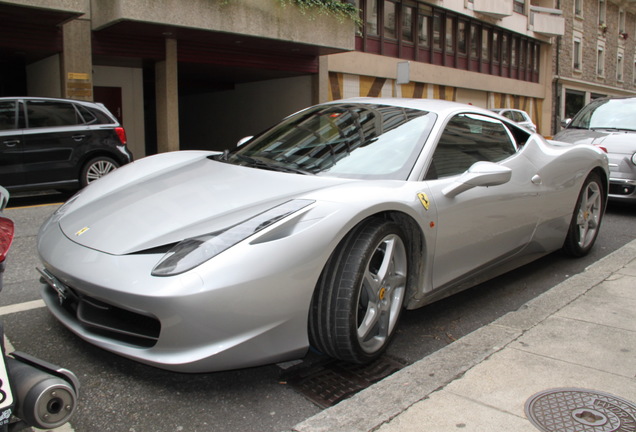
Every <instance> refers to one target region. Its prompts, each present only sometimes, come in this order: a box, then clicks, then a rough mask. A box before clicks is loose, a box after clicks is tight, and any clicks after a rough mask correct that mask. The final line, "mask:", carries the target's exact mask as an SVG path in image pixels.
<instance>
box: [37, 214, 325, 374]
mask: <svg viewBox="0 0 636 432" xmlns="http://www.w3.org/2000/svg"><path fill="white" fill-rule="evenodd" d="M254 247H258V248H263V249H265V250H263V251H262V252H259V253H258V254H254V253H249V252H248V251H246V249H249V248H254ZM268 248H276V246H275V245H270V244H267V243H264V244H262V245H256V246H255V245H242V246H241V245H237V246H235V247H234V248H232V249H231V250H228V251H226V252H224V253H223V254H221V255H219V256H218V257H216V258H214V259H213V260H211V261H210V262H208V263H206V264H204V265H201V266H200V267H199V268H197V269H196V271H194V270H193V271H189V272H187V273H184V274H182V275H178V276H173V277H153V276H151V275H150V270H151V269H152V267H153V266H154V264H156V262H157V261H158V260H159V258H160V257H161V255H157V254H152V255H151V254H135V255H126V256H113V255H108V254H104V253H101V252H98V251H95V250H91V249H88V248H85V247H82V246H80V245H78V244H76V243H74V242H72V241H70V240H69V239H68V238H67V237H66V236H64V234H63V233H62V232H61V230H60V229H59V226H58V225H57V224H51V225H49V226H48V227H47V228H46V229H43V230H42V231H41V232H40V235H39V236H38V251H39V253H40V257H41V259H42V262H43V263H44V267H45V269H44V270H43V271H44V272H45V274H48V275H50V277H49V278H45V279H47V281H46V283H44V284H43V285H42V287H41V295H42V298H43V299H44V301H45V303H46V305H47V306H48V308H49V310H50V311H51V313H52V314H53V315H54V316H55V317H56V318H57V319H58V320H59V321H60V322H62V323H63V324H64V325H65V326H66V327H67V328H68V329H70V330H71V331H72V332H73V333H75V334H76V335H78V336H79V337H80V338H82V339H84V340H86V341H88V342H90V343H92V344H94V345H96V346H99V347H101V348H103V349H106V350H108V351H111V352H114V353H117V354H119V355H122V356H124V357H128V358H131V359H134V360H137V361H140V362H142V363H146V364H149V365H151V366H155V367H159V368H162V369H167V370H172V371H177V372H212V371H219V370H228V369H236V368H243V367H250V366H257V365H262V364H269V363H274V362H279V361H284V360H290V359H293V358H299V357H302V356H303V355H304V354H305V353H306V351H307V348H308V337H307V314H308V308H309V304H310V302H311V296H312V293H313V289H314V287H315V281H316V280H317V278H318V276H319V274H320V269H321V268H322V264H321V262H320V260H317V259H316V257H310V256H307V255H306V254H304V253H299V252H298V250H297V248H296V250H295V251H294V253H293V254H290V256H288V257H285V258H284V259H275V260H272V261H268V262H265V261H267V260H263V257H267V256H270V257H271V256H275V252H274V251H273V250H267V249H268ZM276 250H277V251H280V250H281V249H280V248H276ZM283 250H284V249H283ZM292 250H293V249H292ZM268 254H269V255H268ZM234 255H236V256H234ZM237 257H240V258H241V259H237ZM258 257H260V259H257V258H258ZM239 263H240V265H239ZM213 267H214V270H213V272H211V269H212V268H213ZM246 268H248V269H250V271H249V272H246V271H245V269H246ZM248 273H249V274H248ZM51 281H55V283H58V284H59V286H62V287H65V288H66V289H68V290H69V291H68V292H69V293H70V294H69V295H67V296H66V299H65V300H64V301H61V302H60V298H61V297H62V296H61V294H60V291H59V290H58V289H54V288H52V286H53V285H54V284H53V283H51Z"/></svg>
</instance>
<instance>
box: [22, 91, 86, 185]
mask: <svg viewBox="0 0 636 432" xmlns="http://www.w3.org/2000/svg"><path fill="white" fill-rule="evenodd" d="M25 107H26V113H27V129H26V130H25V131H24V138H23V142H24V150H23V163H24V168H25V179H26V182H27V183H28V184H40V183H49V182H61V181H66V180H68V181H76V180H77V179H78V169H79V168H78V166H77V161H78V154H81V153H82V148H83V146H85V145H86V142H88V141H89V140H90V135H91V132H90V130H89V129H88V128H87V127H86V125H84V124H83V123H84V122H83V119H82V117H81V116H80V115H79V113H78V111H77V110H76V108H75V106H74V104H72V103H70V102H65V101H52V100H51V101H49V100H26V101H25Z"/></svg>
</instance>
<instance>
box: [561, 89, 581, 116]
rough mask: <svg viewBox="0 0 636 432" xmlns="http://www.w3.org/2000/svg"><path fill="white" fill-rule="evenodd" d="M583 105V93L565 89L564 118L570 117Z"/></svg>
mask: <svg viewBox="0 0 636 432" xmlns="http://www.w3.org/2000/svg"><path fill="white" fill-rule="evenodd" d="M584 106H585V93H584V92H581V91H576V90H570V89H567V90H566V91H565V118H572V117H574V115H575V114H576V113H577V112H579V110H580V109H581V108H583V107H584Z"/></svg>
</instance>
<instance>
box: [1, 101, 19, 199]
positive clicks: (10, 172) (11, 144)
mask: <svg viewBox="0 0 636 432" xmlns="http://www.w3.org/2000/svg"><path fill="white" fill-rule="evenodd" d="M18 119H19V115H18V101H17V100H4V101H0V186H5V187H9V186H17V185H21V184H24V167H23V164H22V129H21V128H19V127H18V126H19V123H18Z"/></svg>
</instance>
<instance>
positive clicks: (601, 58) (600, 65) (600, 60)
mask: <svg viewBox="0 0 636 432" xmlns="http://www.w3.org/2000/svg"><path fill="white" fill-rule="evenodd" d="M596 75H598V76H600V77H603V76H605V49H604V48H603V47H601V46H599V47H598V48H597V50H596Z"/></svg>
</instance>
